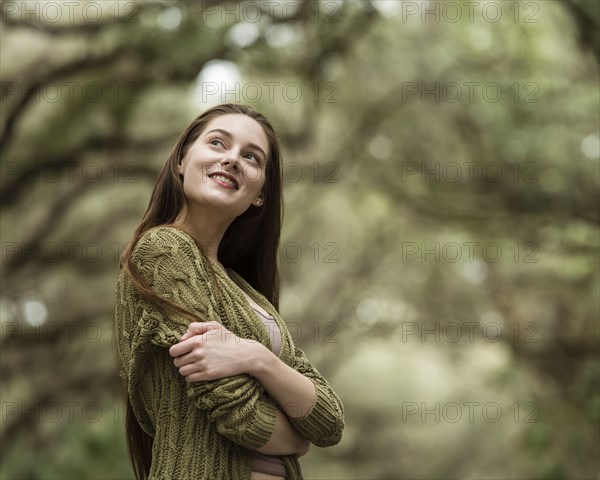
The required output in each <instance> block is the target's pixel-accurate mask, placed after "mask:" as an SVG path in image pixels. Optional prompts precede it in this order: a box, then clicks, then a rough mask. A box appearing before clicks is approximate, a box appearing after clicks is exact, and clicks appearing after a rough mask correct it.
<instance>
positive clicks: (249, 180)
mask: <svg viewBox="0 0 600 480" xmlns="http://www.w3.org/2000/svg"><path fill="white" fill-rule="evenodd" d="M269 154H270V152H269V141H268V139H267V135H266V134H265V132H264V130H263V128H262V127H261V125H260V124H259V123H258V122H256V120H254V119H252V118H250V117H248V116H246V115H243V114H225V115H220V116H218V117H216V118H214V119H212V120H211V121H210V122H209V123H208V124H207V125H206V127H205V128H204V131H203V132H202V133H201V134H200V136H199V137H198V138H197V139H196V141H195V142H194V143H193V144H192V146H191V147H190V148H189V150H188V152H187V154H186V155H185V157H184V158H183V159H182V161H181V162H180V164H179V173H180V174H182V175H183V190H184V193H185V196H186V197H187V199H188V200H189V201H190V202H191V203H192V204H201V205H211V206H213V207H217V208H219V209H220V211H223V212H224V213H227V214H231V215H233V216H234V217H237V216H239V215H241V214H242V213H244V212H245V211H246V210H247V209H248V207H249V206H250V205H251V204H252V203H253V204H254V205H258V206H260V205H262V204H263V202H264V198H263V194H262V192H261V189H262V187H263V185H264V183H265V167H266V162H267V159H268V157H269ZM220 174H222V175H223V176H225V177H226V178H223V177H222V176H220ZM257 202H258V203H257Z"/></svg>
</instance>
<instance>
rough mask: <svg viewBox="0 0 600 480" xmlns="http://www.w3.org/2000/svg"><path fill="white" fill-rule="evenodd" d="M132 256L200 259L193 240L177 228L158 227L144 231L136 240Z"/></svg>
mask: <svg viewBox="0 0 600 480" xmlns="http://www.w3.org/2000/svg"><path fill="white" fill-rule="evenodd" d="M133 254H134V255H136V256H138V255H142V256H148V255H149V256H157V255H169V256H178V255H185V256H187V257H189V258H193V259H195V260H197V259H201V254H200V251H199V250H198V247H197V245H196V242H195V241H194V239H193V238H192V237H191V236H190V235H189V234H188V233H186V232H184V231H183V230H180V229H179V228H176V227H172V226H168V225H158V226H156V227H152V228H150V229H148V230H146V231H145V232H144V233H143V234H142V235H140V238H139V239H138V241H137V243H136V245H135V248H134V249H133Z"/></svg>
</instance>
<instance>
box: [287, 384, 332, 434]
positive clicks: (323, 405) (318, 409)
mask: <svg viewBox="0 0 600 480" xmlns="http://www.w3.org/2000/svg"><path fill="white" fill-rule="evenodd" d="M310 380H311V381H312V382H313V384H314V385H315V389H316V392H317V398H315V401H314V403H313V404H312V406H311V407H310V409H309V410H308V412H307V413H306V414H305V415H303V416H302V417H289V419H290V422H291V423H292V425H294V427H296V429H297V430H298V431H300V432H301V433H302V434H303V435H304V436H306V437H307V438H309V439H312V438H315V437H325V438H331V437H334V436H336V433H337V431H338V418H339V416H340V414H339V412H337V411H336V410H335V408H334V406H333V405H332V402H331V401H330V399H329V398H328V392H327V390H326V389H325V387H323V386H322V385H320V384H319V383H317V382H315V381H314V380H313V379H312V378H311V379H310ZM317 443H322V442H317ZM318 446H319V445H318Z"/></svg>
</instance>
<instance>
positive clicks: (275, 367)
mask: <svg viewBox="0 0 600 480" xmlns="http://www.w3.org/2000/svg"><path fill="white" fill-rule="evenodd" d="M256 348H257V349H258V351H257V353H256V354H255V356H254V361H252V362H251V363H250V367H249V371H248V373H249V374H250V375H252V376H254V377H255V378H256V379H257V380H258V381H259V382H260V384H261V385H262V386H263V387H264V389H265V390H266V391H267V392H269V394H270V395H271V397H273V398H274V399H275V400H276V401H277V403H278V404H279V405H280V407H281V409H282V410H283V412H284V413H285V414H286V415H287V416H289V417H303V416H304V415H306V414H307V413H308V412H309V410H310V409H311V407H312V406H313V404H314V403H315V400H316V398H317V391H316V389H315V384H314V383H313V382H312V380H310V379H309V378H308V377H305V376H304V375H302V374H301V373H299V372H297V371H296V370H294V369H293V368H292V367H290V366H289V365H287V364H286V363H284V362H282V361H281V360H280V359H279V358H278V357H277V356H275V355H274V354H273V353H272V352H271V351H270V350H269V349H267V348H266V347H264V345H261V344H256Z"/></svg>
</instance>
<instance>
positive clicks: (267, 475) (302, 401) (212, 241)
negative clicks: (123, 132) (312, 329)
mask: <svg viewBox="0 0 600 480" xmlns="http://www.w3.org/2000/svg"><path fill="white" fill-rule="evenodd" d="M281 188H282V174H281V164H280V150H279V143H278V140H277V137H276V135H275V132H274V131H273V128H272V126H271V124H270V123H269V122H268V121H267V119H266V118H265V117H264V116H262V115H261V114H259V113H257V112H256V111H255V110H253V109H252V108H250V107H246V106H242V105H232V104H226V105H220V106H217V107H214V108H212V109H210V110H208V111H206V112H205V113H203V114H202V115H200V116H199V117H198V118H197V119H195V120H194V122H192V124H191V125H190V126H189V127H188V128H187V129H186V131H185V132H184V133H183V135H182V136H181V137H180V138H179V140H178V142H177V144H176V145H175V148H174V149H173V151H172V153H171V155H170V157H169V158H168V159H167V162H166V163H165V166H164V167H163V169H162V171H161V173H160V175H159V178H158V180H157V183H156V185H155V187H154V190H153V192H152V197H151V199H150V204H149V206H148V209H147V211H146V213H145V215H144V217H143V219H142V221H141V223H140V224H139V226H138V227H137V229H136V230H135V232H134V234H133V239H132V241H131V242H130V243H129V244H128V247H127V248H126V249H125V250H124V251H123V253H122V256H121V262H120V266H121V272H120V275H119V278H118V281H117V289H116V308H115V326H114V327H115V328H114V342H115V346H116V353H117V363H118V367H119V372H120V375H121V378H122V380H123V387H124V397H125V402H126V407H127V417H126V434H127V443H128V447H129V454H130V457H131V461H132V465H133V468H134V471H135V475H136V478H138V479H145V478H178V479H184V478H190V479H195V480H198V479H221V478H222V479H225V478H227V479H243V480H248V479H252V480H275V479H277V480H281V479H289V480H299V479H302V478H303V477H302V473H301V469H300V464H299V462H298V458H299V457H300V456H302V455H304V454H306V453H307V452H308V449H309V446H310V444H311V443H312V444H314V445H317V446H320V447H328V446H332V445H335V444H337V443H338V442H339V441H340V440H341V436H342V431H343V428H344V407H343V405H342V402H341V401H340V399H339V397H338V396H337V395H336V393H335V392H334V391H333V389H332V388H331V386H330V385H329V383H328V382H327V381H326V380H325V379H324V378H323V377H322V376H321V374H320V373H319V371H318V370H317V369H316V368H315V367H314V366H313V365H312V364H311V363H310V362H309V361H308V359H307V358H306V356H305V355H304V352H303V351H302V350H300V349H298V348H297V347H295V346H294V343H293V340H292V337H291V335H290V333H289V331H288V329H287V326H286V324H285V322H284V321H283V319H282V318H281V316H280V315H279V312H278V309H279V286H280V278H279V268H278V265H277V249H278V245H279V238H280V232H281V221H282V193H281Z"/></svg>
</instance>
